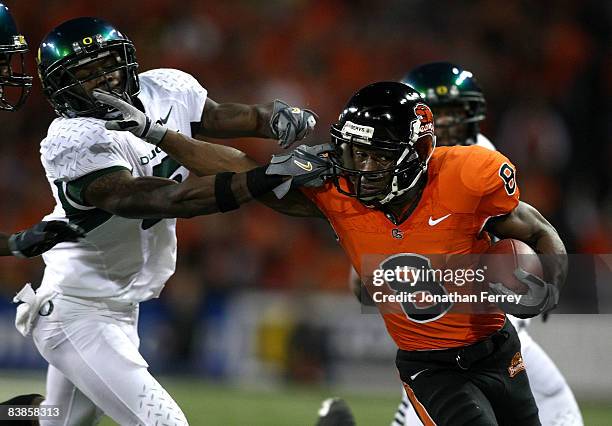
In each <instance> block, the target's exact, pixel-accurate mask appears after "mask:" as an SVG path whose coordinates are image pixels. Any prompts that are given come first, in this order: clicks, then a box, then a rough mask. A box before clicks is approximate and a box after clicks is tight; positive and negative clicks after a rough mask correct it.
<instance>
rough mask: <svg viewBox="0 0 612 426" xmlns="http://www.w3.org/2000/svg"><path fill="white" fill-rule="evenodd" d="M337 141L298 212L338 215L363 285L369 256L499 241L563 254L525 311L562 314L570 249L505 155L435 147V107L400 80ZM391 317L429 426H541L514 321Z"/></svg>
mask: <svg viewBox="0 0 612 426" xmlns="http://www.w3.org/2000/svg"><path fill="white" fill-rule="evenodd" d="M331 134H332V142H333V143H334V145H335V146H336V147H337V149H338V153H337V155H333V156H332V157H331V159H332V162H333V168H332V170H333V178H332V180H331V181H329V182H327V183H326V184H324V185H323V186H322V187H320V188H315V189H302V194H304V195H306V196H307V197H308V199H309V200H310V203H308V202H304V200H303V198H301V199H300V198H299V197H300V196H297V195H296V194H295V193H293V194H291V196H290V198H288V200H291V201H290V202H289V204H290V205H291V206H292V209H291V210H290V211H289V210H287V212H290V213H292V214H305V215H312V214H319V215H322V216H324V217H325V218H327V220H328V221H329V222H330V223H331V224H332V226H333V228H334V230H335V231H336V234H337V235H338V237H339V241H340V243H341V245H342V246H343V248H344V249H345V251H346V253H347V254H348V256H349V258H350V259H351V262H352V264H353V266H354V267H355V269H356V270H357V271H359V273H360V274H361V275H362V279H364V280H367V279H368V275H369V274H371V272H372V271H369V270H367V266H365V265H364V264H365V263H366V262H367V257H368V255H372V254H377V255H381V254H382V255H386V256H388V257H389V258H391V257H393V256H395V255H397V254H399V253H404V254H412V255H414V257H415V260H416V259H417V258H418V256H416V255H418V254H423V255H427V254H462V253H465V254H469V253H481V252H483V251H485V250H486V249H487V248H488V247H489V245H490V238H489V235H488V233H491V234H493V235H496V236H498V237H500V238H516V239H519V240H522V241H524V242H526V243H528V244H529V245H531V246H532V247H533V248H534V249H536V251H538V252H539V253H544V254H555V255H558V256H552V257H551V258H550V259H549V260H550V261H549V262H548V263H546V265H545V269H546V271H545V276H546V278H547V281H548V282H543V281H541V280H539V279H537V278H536V277H532V276H530V277H524V278H523V281H524V283H525V284H526V285H527V286H528V287H529V293H530V294H531V295H532V296H534V297H533V299H534V300H537V303H534V304H532V305H531V306H529V307H526V308H527V311H528V312H524V314H525V313H526V314H527V315H535V314H537V313H540V312H543V311H546V310H548V309H551V308H552V307H554V306H555V304H556V303H557V300H558V288H559V287H560V286H561V284H562V283H563V282H564V280H565V276H566V268H567V267H566V262H565V248H564V245H563V243H562V241H561V239H560V238H559V236H558V234H557V232H556V231H555V229H554V228H553V227H552V226H551V225H550V224H549V223H548V222H547V221H546V220H545V219H544V218H543V217H542V216H541V215H540V214H539V213H538V212H537V210H536V209H534V208H533V207H531V206H529V205H527V204H525V203H522V202H520V201H519V189H518V186H517V183H516V179H515V168H514V166H513V165H512V163H511V162H510V161H509V160H508V159H507V158H505V157H504V156H503V155H502V154H500V153H497V152H493V151H490V150H487V149H484V148H481V147H476V146H473V147H464V146H457V147H441V148H438V149H437V150H434V148H435V136H434V125H433V117H432V113H431V110H430V109H429V107H428V106H427V105H426V104H425V103H424V102H423V101H422V99H421V97H420V96H419V94H418V93H417V92H416V91H414V90H413V89H411V88H410V87H409V86H406V85H402V84H401V83H394V82H382V83H375V84H372V85H369V86H367V87H365V88H363V89H361V90H360V91H358V92H357V93H356V94H355V95H354V96H353V97H352V98H351V99H350V100H349V102H348V104H347V105H346V107H345V109H344V111H343V112H342V114H341V115H340V119H339V121H338V123H336V124H335V125H334V126H332V130H331ZM273 170H276V171H278V170H277V169H275V168H273ZM298 206H301V210H300V208H298ZM278 207H279V206H277V208H278ZM483 228H484V230H485V231H486V232H482V231H483ZM383 309H384V312H383V319H384V320H385V323H386V325H387V329H388V331H389V333H390V334H391V336H392V337H393V339H394V340H395V342H396V343H397V345H398V348H399V349H398V354H397V360H396V364H397V367H398V369H399V373H400V377H401V379H402V381H403V383H404V386H405V389H406V392H407V394H408V396H409V397H410V399H411V402H412V404H413V405H414V406H415V407H416V409H417V413H418V415H419V417H420V419H421V421H422V422H423V423H424V424H426V425H428V424H438V425H492V424H507V425H517V424H520V425H537V424H540V421H539V419H538V410H537V407H536V404H535V401H534V399H533V396H532V394H531V391H530V389H529V382H528V379H527V375H526V373H525V371H524V365H523V363H522V358H521V355H520V343H519V340H518V337H517V335H516V331H515V330H514V328H513V326H512V325H511V324H510V322H509V321H507V320H506V317H505V315H504V314H503V313H501V312H499V311H497V312H496V311H491V312H487V313H480V314H478V315H471V314H468V313H454V312H453V311H452V310H450V309H448V310H444V311H442V312H441V315H440V313H438V314H437V315H432V316H431V317H430V318H429V319H425V318H423V317H422V316H421V317H417V316H415V315H412V314H410V313H406V314H403V312H402V313H395V312H387V309H385V308H383ZM519 407H520V409H519Z"/></svg>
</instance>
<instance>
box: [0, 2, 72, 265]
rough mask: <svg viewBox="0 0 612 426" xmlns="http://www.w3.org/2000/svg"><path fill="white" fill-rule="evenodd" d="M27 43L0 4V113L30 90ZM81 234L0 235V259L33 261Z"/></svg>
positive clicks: (36, 230)
mask: <svg viewBox="0 0 612 426" xmlns="http://www.w3.org/2000/svg"><path fill="white" fill-rule="evenodd" d="M27 52H28V43H27V41H26V39H25V37H24V36H23V35H22V34H20V33H19V32H18V31H17V26H16V25H15V21H14V19H13V17H12V16H11V13H10V11H9V9H8V7H6V6H5V5H4V4H2V3H0V111H12V112H14V111H17V110H19V108H21V107H22V106H23V104H24V103H25V101H26V99H27V98H28V95H29V94H30V90H31V88H32V76H30V75H28V74H27V73H26V72H25V54H26V53H27ZM82 235H83V234H82V232H81V230H79V229H78V227H76V226H75V225H70V224H68V223H66V222H61V221H52V222H41V223H38V224H36V225H34V226H33V227H32V228H30V229H26V230H24V231H21V232H17V233H15V234H11V235H9V234H4V233H0V256H18V257H34V256H38V255H40V254H42V253H43V252H44V251H46V250H48V249H50V248H51V247H53V246H54V245H55V244H57V243H59V242H62V241H76V239H77V238H79V237H80V236H82Z"/></svg>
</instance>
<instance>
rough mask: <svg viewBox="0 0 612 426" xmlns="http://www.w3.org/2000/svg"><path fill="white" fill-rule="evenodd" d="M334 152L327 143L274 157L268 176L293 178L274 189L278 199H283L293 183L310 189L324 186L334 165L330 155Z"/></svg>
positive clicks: (301, 147)
mask: <svg viewBox="0 0 612 426" xmlns="http://www.w3.org/2000/svg"><path fill="white" fill-rule="evenodd" d="M332 151H334V146H333V145H332V144H329V143H327V144H321V145H315V146H308V145H300V146H299V147H297V148H296V149H294V150H293V151H291V152H290V153H288V154H281V155H274V156H273V157H272V160H271V161H270V165H269V166H268V168H267V169H266V174H267V175H280V176H290V177H291V179H289V180H287V181H285V182H284V183H283V184H281V185H280V186H278V187H276V188H275V189H274V193H275V194H276V196H277V198H279V199H280V198H283V197H284V196H285V195H286V194H287V192H289V188H290V187H291V184H292V183H293V184H295V185H298V186H309V187H317V186H321V185H323V183H324V182H325V178H326V177H327V176H329V175H330V169H331V167H332V163H331V160H330V159H329V157H328V154H329V153H330V152H332Z"/></svg>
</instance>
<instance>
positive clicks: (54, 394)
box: [32, 295, 188, 426]
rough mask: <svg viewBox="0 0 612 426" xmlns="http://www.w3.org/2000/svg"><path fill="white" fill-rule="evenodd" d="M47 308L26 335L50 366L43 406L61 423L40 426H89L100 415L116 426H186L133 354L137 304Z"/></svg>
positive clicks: (58, 299) (71, 300) (64, 303)
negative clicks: (56, 411) (55, 409)
mask: <svg viewBox="0 0 612 426" xmlns="http://www.w3.org/2000/svg"><path fill="white" fill-rule="evenodd" d="M50 303H51V304H52V311H51V313H50V314H49V315H47V316H42V315H41V316H39V317H38V320H37V322H36V324H35V326H34V329H33V332H32V335H33V337H34V343H35V344H36V347H37V348H38V351H39V352H40V353H41V355H42V356H43V357H44V358H45V359H46V360H47V362H48V363H49V364H50V366H49V370H48V373H47V389H46V392H47V395H46V400H45V402H44V403H43V404H44V405H59V406H60V410H61V413H62V418H61V419H56V420H41V422H40V424H41V425H42V426H60V425H61V426H72V425H75V426H76V425H78V426H82V425H95V424H97V423H98V421H99V420H100V418H101V416H102V415H103V414H106V415H108V416H109V417H111V418H112V419H113V420H114V421H115V422H117V423H118V424H120V425H122V426H124V425H125V426H127V425H139V426H140V425H160V426H161V425H167V426H170V425H187V424H188V423H187V420H186V418H185V415H184V414H183V412H182V411H181V409H180V408H179V406H178V405H177V404H176V402H175V401H174V400H173V399H172V397H171V396H170V395H169V394H168V392H166V390H165V389H164V388H163V387H162V386H161V385H160V384H159V383H158V382H157V380H155V378H154V377H153V376H152V375H151V374H150V373H149V371H148V370H147V368H148V364H147V362H146V361H145V360H144V358H143V357H142V355H140V353H139V352H138V346H139V343H140V340H139V338H138V332H137V324H138V305H137V304H133V303H117V302H102V301H92V300H86V299H82V298H76V297H69V296H63V295H58V296H55V297H54V298H53V299H51V301H50ZM50 306H51V305H49V302H47V304H45V305H44V306H43V308H42V309H41V311H40V312H42V313H43V314H44V313H46V312H47V311H48V310H49V307H50Z"/></svg>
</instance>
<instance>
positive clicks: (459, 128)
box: [351, 62, 583, 426]
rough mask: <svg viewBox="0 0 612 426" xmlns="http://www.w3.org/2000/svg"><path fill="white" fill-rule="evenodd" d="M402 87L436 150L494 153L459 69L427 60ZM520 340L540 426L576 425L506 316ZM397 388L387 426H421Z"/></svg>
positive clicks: (554, 377) (481, 101)
mask: <svg viewBox="0 0 612 426" xmlns="http://www.w3.org/2000/svg"><path fill="white" fill-rule="evenodd" d="M402 82H403V83H406V84H408V85H409V86H411V87H413V88H414V89H416V90H417V91H418V92H419V93H420V94H421V96H423V98H424V99H425V101H426V102H427V104H428V105H429V106H430V107H431V109H432V112H433V114H434V119H435V127H436V129H435V132H436V146H438V147H439V146H452V145H478V146H482V147H484V148H488V149H491V150H495V146H494V145H493V143H492V142H491V141H490V140H489V139H487V138H486V137H485V136H484V135H483V134H482V133H481V132H480V129H479V122H480V121H482V120H484V119H485V117H486V101H485V97H484V95H483V92H482V89H481V88H480V85H479V84H478V82H477V80H476V77H475V76H474V75H473V74H472V73H471V72H470V71H468V70H466V69H464V68H463V67H461V66H460V65H457V64H452V63H450V62H433V63H427V64H423V65H420V66H418V67H416V68H414V69H412V70H411V71H410V72H409V73H408V74H407V75H406V76H405V77H404V78H403V79H402ZM351 285H352V286H353V291H355V292H356V294H357V295H358V297H360V296H361V281H360V279H359V276H358V275H357V273H356V272H355V271H354V270H352V271H351ZM508 319H509V320H510V321H511V322H512V325H514V327H515V328H516V330H517V332H518V336H519V340H520V342H521V354H522V356H523V359H524V361H525V367H526V370H527V375H528V376H529V382H530V386H531V390H532V392H533V395H534V397H535V400H536V404H537V406H538V411H539V416H540V421H541V422H542V424H543V425H544V426H553V425H554V426H581V425H582V424H583V421H582V415H581V414H580V409H579V407H578V404H577V403H576V399H575V397H574V394H573V393H572V390H571V389H570V387H569V386H568V384H567V382H566V381H565V378H564V377H563V375H562V374H561V372H560V371H559V369H558V368H557V366H556V365H555V363H554V362H553V361H552V359H550V357H549V356H548V355H547V354H546V352H545V351H544V349H542V348H541V347H540V345H538V343H537V342H536V341H534V340H533V338H532V337H531V336H530V335H529V333H528V332H527V326H528V324H529V321H531V320H530V319H520V318H516V317H513V316H508ZM421 424H422V423H421V421H420V420H419V418H418V416H417V413H416V411H415V410H414V408H413V407H412V405H411V404H410V401H409V400H408V397H407V395H406V393H405V392H404V391H403V390H402V401H401V402H400V404H399V406H398V408H397V412H396V414H395V416H394V418H393V422H392V423H391V426H419V425H421Z"/></svg>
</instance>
